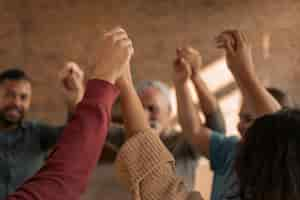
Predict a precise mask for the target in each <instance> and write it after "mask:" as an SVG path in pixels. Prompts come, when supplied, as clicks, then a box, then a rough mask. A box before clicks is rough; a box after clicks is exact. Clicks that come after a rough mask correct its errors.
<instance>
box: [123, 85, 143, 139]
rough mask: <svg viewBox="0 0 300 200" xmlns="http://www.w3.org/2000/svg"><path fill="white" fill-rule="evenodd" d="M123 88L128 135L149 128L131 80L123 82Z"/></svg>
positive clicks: (124, 115) (125, 123) (124, 116)
mask: <svg viewBox="0 0 300 200" xmlns="http://www.w3.org/2000/svg"><path fill="white" fill-rule="evenodd" d="M120 90H121V94H120V96H121V108H122V115H123V119H124V125H125V128H126V132H127V137H131V136H133V134H136V133H138V132H140V131H145V130H147V129H149V123H148V120H147V118H146V115H145V111H144V109H143V105H142V103H141V101H140V99H139V97H138V95H137V93H136V91H135V88H134V86H133V83H132V82H131V81H126V82H123V83H122V85H121V86H120Z"/></svg>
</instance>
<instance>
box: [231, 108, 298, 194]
mask: <svg viewBox="0 0 300 200" xmlns="http://www.w3.org/2000/svg"><path fill="white" fill-rule="evenodd" d="M235 168H236V173H237V177H238V181H239V185H240V192H239V196H240V197H241V199H242V200H296V199H300V110H296V109H285V110H281V111H279V112H277V113H274V114H270V115H265V116H263V117H261V118H258V119H257V120H255V122H254V123H253V125H252V126H251V127H250V128H249V129H248V130H247V132H246V134H245V138H244V139H243V141H242V142H241V144H240V147H239V151H238V154H237V159H236V163H235Z"/></svg>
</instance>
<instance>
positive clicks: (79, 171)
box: [7, 80, 118, 200]
mask: <svg viewBox="0 0 300 200" xmlns="http://www.w3.org/2000/svg"><path fill="white" fill-rule="evenodd" d="M117 95H118V91H117V89H116V88H115V87H114V86H113V85H111V84H109V83H108V82H105V81H99V80H91V81H89V82H88V85H87V89H86V93H85V96H84V98H83V100H82V102H81V103H80V104H79V105H78V107H77V109H76V111H75V114H74V117H73V119H72V120H71V121H70V122H69V124H68V125H67V126H66V128H65V129H64V131H63V134H62V136H61V137H60V139H59V141H58V144H57V145H56V148H55V150H54V152H53V153H52V154H51V156H50V157H49V159H48V161H47V163H46V164H45V166H44V167H43V168H42V169H41V170H40V171H39V172H38V173H37V174H36V175H35V176H34V177H33V178H31V179H29V180H28V181H27V182H26V183H25V184H24V185H23V186H22V187H20V188H19V189H18V190H17V191H16V192H15V193H14V194H12V195H10V196H9V197H7V200H78V199H79V198H80V194H81V193H82V192H84V190H85V188H86V185H87V181H88V177H89V175H90V173H91V171H92V169H93V168H94V167H95V166H96V163H97V160H98V159H99V156H100V153H101V151H102V147H103V144H104V142H105V139H106V135H107V130H108V124H109V120H110V114H111V108H112V104H113V102H114V100H115V98H116V97H117Z"/></svg>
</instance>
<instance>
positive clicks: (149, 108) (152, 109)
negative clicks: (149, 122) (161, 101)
mask: <svg viewBox="0 0 300 200" xmlns="http://www.w3.org/2000/svg"><path fill="white" fill-rule="evenodd" d="M146 109H147V110H148V111H149V112H151V113H157V112H159V108H158V107H157V106H155V105H150V106H147V107H146Z"/></svg>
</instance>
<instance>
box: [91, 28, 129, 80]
mask: <svg viewBox="0 0 300 200" xmlns="http://www.w3.org/2000/svg"><path fill="white" fill-rule="evenodd" d="M133 53H134V49H133V47H132V41H131V40H130V38H129V37H128V35H127V33H126V31H125V30H124V29H122V28H120V27H117V28H114V29H112V30H110V31H108V32H106V33H104V34H103V36H102V42H101V46H100V48H99V52H98V58H97V65H96V68H95V70H94V73H93V75H92V77H91V78H95V79H103V80H107V81H109V82H111V83H113V84H114V83H115V81H116V80H117V79H118V78H120V76H121V75H122V73H123V71H124V70H126V67H128V65H129V63H130V60H131V57H132V55H133Z"/></svg>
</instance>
